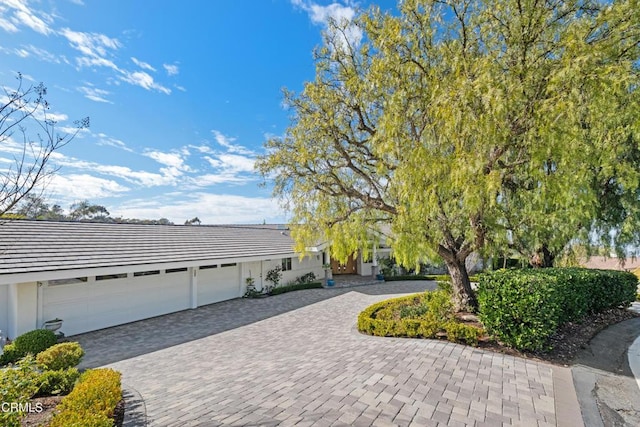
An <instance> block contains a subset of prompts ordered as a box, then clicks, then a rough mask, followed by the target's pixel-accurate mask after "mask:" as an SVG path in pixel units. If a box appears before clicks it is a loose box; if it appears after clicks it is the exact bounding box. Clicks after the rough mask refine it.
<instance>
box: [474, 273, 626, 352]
mask: <svg viewBox="0 0 640 427" xmlns="http://www.w3.org/2000/svg"><path fill="white" fill-rule="evenodd" d="M636 287H637V278H636V277H635V276H634V275H633V274H631V273H626V272H620V271H609V270H587V269H580V268H566V269H530V270H499V271H495V272H492V273H487V274H483V275H481V277H480V283H479V286H478V302H479V315H480V319H481V321H482V323H483V324H484V326H485V328H486V329H487V331H488V332H489V333H491V334H492V335H494V336H495V337H497V338H498V339H499V340H500V341H502V342H504V343H505V344H507V345H509V346H512V347H515V348H518V349H520V350H544V349H545V345H546V343H547V340H548V338H549V337H550V336H551V335H552V334H553V333H554V332H555V331H556V329H557V328H558V326H559V325H561V324H563V323H565V322H568V321H575V320H579V319H581V318H582V317H584V316H585V315H587V314H591V313H598V312H601V311H603V310H607V309H610V308H615V307H625V306H628V305H629V304H630V303H631V301H633V298H634V296H635V292H636Z"/></svg>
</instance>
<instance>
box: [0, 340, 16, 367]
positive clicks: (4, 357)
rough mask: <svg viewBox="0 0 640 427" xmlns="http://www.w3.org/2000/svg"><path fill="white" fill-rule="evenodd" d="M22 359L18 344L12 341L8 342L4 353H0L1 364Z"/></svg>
mask: <svg viewBox="0 0 640 427" xmlns="http://www.w3.org/2000/svg"><path fill="white" fill-rule="evenodd" d="M18 359H20V354H19V353H18V350H16V346H15V345H14V344H13V343H11V344H7V345H5V346H4V348H3V352H2V354H0V366H2V365H7V364H9V363H13V362H15V361H17V360H18Z"/></svg>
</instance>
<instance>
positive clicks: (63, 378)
mask: <svg viewBox="0 0 640 427" xmlns="http://www.w3.org/2000/svg"><path fill="white" fill-rule="evenodd" d="M79 377H80V372H79V371H78V370H77V369H76V368H67V369H60V370H55V371H50V370H49V371H43V372H42V373H41V374H40V376H39V377H38V395H39V396H54V395H58V394H68V393H69V392H70V391H71V390H73V386H74V385H75V383H76V381H77V380H78V378H79Z"/></svg>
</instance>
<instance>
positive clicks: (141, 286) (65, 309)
mask: <svg viewBox="0 0 640 427" xmlns="http://www.w3.org/2000/svg"><path fill="white" fill-rule="evenodd" d="M190 292H191V290H190V284H189V274H188V273H186V272H185V273H182V272H181V273H171V274H159V275H153V276H142V277H129V278H126V279H109V280H99V281H95V282H88V283H78V284H73V285H58V286H47V287H45V288H44V291H43V313H42V315H43V319H44V320H47V319H52V318H55V317H59V318H61V319H63V320H64V324H63V327H62V331H63V332H64V333H65V334H67V335H73V334H78V333H82V332H87V331H91V330H95V329H101V328H106V327H109V326H115V325H119V324H123V323H128V322H133V321H136V320H141V319H145V318H148V317H153V316H159V315H162V314H166V313H171V312H175V311H180V310H184V309H187V308H189V306H190Z"/></svg>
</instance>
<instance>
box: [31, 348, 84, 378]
mask: <svg viewBox="0 0 640 427" xmlns="http://www.w3.org/2000/svg"><path fill="white" fill-rule="evenodd" d="M82 356H84V350H82V347H80V344H78V343H77V342H64V343H60V344H56V345H54V346H52V347H49V348H48V349H46V350H44V351H43V352H41V353H39V354H38V356H37V357H36V360H37V361H38V364H39V365H40V366H42V367H43V368H44V369H48V370H52V371H57V370H60V369H67V368H72V367H74V366H77V365H78V363H80V359H82Z"/></svg>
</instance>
